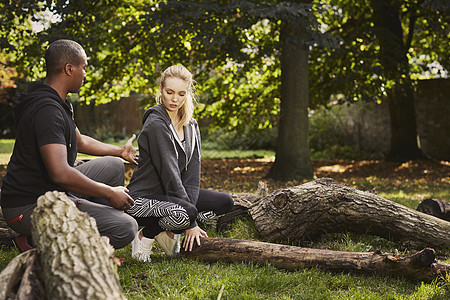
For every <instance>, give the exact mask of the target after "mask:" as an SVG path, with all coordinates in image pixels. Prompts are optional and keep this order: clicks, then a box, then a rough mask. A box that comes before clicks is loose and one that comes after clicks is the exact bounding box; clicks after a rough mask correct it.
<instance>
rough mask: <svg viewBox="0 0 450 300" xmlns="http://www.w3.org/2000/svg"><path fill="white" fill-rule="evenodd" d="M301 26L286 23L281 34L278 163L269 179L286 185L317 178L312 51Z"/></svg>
mask: <svg viewBox="0 0 450 300" xmlns="http://www.w3.org/2000/svg"><path fill="white" fill-rule="evenodd" d="M298 23H299V24H301V23H300V22H298ZM299 24H296V26H293V25H291V24H288V23H286V22H282V24H281V33H280V43H281V45H282V47H281V48H282V49H281V57H280V62H281V105H280V119H279V124H278V126H279V127H278V139H277V149H276V156H275V162H274V163H273V165H272V167H271V169H270V172H269V174H268V177H270V178H273V179H275V180H282V181H288V180H294V179H297V180H301V179H311V178H312V177H313V168H312V164H311V160H310V153H309V143H308V105H309V93H308V89H309V83H308V54H309V51H308V48H307V46H306V44H305V40H306V30H305V29H304V28H302V26H300V25H299Z"/></svg>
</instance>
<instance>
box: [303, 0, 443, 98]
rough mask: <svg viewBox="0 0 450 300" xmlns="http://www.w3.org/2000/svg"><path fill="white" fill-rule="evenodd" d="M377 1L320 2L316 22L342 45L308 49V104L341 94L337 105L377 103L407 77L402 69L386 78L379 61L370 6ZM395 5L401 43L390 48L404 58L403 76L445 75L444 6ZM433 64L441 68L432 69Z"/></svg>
mask: <svg viewBox="0 0 450 300" xmlns="http://www.w3.org/2000/svg"><path fill="white" fill-rule="evenodd" d="M378 2H379V1H378ZM378 2H377V1H369V0H358V1H348V0H345V1H341V0H339V1H335V0H328V1H321V2H320V3H321V5H322V7H323V8H324V9H323V13H322V14H321V15H318V18H319V21H320V22H321V23H322V24H323V26H324V30H326V32H329V33H332V34H333V35H335V36H339V37H340V38H341V42H340V47H338V48H330V47H315V48H313V49H312V51H311V54H310V72H311V73H310V88H311V89H310V95H311V100H312V104H313V106H314V105H318V104H325V103H327V102H328V101H329V99H330V98H331V96H333V95H340V96H342V98H341V100H342V101H350V102H351V101H374V100H376V101H380V100H382V99H383V98H385V96H386V93H387V91H388V90H390V89H391V88H392V87H393V86H394V84H395V83H399V82H401V81H403V80H405V79H408V78H409V74H405V73H404V71H402V72H400V73H398V74H396V75H389V74H386V69H385V68H386V66H383V65H382V61H380V57H381V55H382V53H381V47H380V39H383V34H385V32H383V30H382V29H380V28H377V27H376V24H375V20H374V5H376V3H378ZM395 3H396V4H398V5H399V7H400V9H399V10H400V12H401V16H400V17H401V20H400V21H401V23H402V29H403V33H402V34H403V38H404V40H403V41H401V44H402V45H403V49H390V50H391V51H393V53H397V54H395V55H405V56H406V55H407V58H408V60H409V66H408V67H409V70H407V72H408V73H411V74H412V75H411V77H412V78H413V79H418V78H424V77H427V78H433V77H445V76H446V75H445V74H446V72H447V71H448V69H449V61H450V59H449V50H450V48H449V47H450V46H449V43H448V42H445V41H448V38H449V36H450V31H449V28H450V26H449V25H450V17H449V10H450V5H449V2H448V1H445V0H425V1H397V2H395ZM386 13H387V12H386ZM392 47H394V46H393V45H392ZM398 52H401V53H398ZM436 62H438V63H439V64H440V65H441V68H442V69H438V68H436ZM397 63H399V62H398V61H396V62H393V64H397ZM393 76H398V78H395V77H393ZM411 84H414V83H411Z"/></svg>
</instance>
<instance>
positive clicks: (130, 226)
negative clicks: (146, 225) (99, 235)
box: [109, 214, 138, 249]
mask: <svg viewBox="0 0 450 300" xmlns="http://www.w3.org/2000/svg"><path fill="white" fill-rule="evenodd" d="M121 221H122V226H121V227H120V228H117V231H115V232H114V233H112V234H111V235H110V237H109V239H110V243H111V245H112V246H113V247H114V248H115V249H120V248H123V247H125V246H126V245H128V244H129V243H131V241H133V239H134V238H135V236H136V234H137V232H138V224H137V222H136V220H135V219H134V218H133V217H131V216H129V215H126V214H124V215H123V217H122V219H121Z"/></svg>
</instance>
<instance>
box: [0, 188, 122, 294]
mask: <svg viewBox="0 0 450 300" xmlns="http://www.w3.org/2000/svg"><path fill="white" fill-rule="evenodd" d="M31 220H32V238H33V242H34V244H35V245H36V250H31V251H28V252H25V253H24V254H22V255H24V256H25V255H28V256H25V257H26V258H25V260H26V261H28V260H29V259H30V257H33V254H32V253H34V252H35V253H37V260H36V266H35V268H36V271H37V274H38V276H27V274H28V273H29V274H31V275H33V273H34V274H36V272H34V271H33V269H30V271H29V272H28V273H27V271H26V270H25V271H24V272H22V271H21V270H23V265H24V264H23V263H22V264H20V263H17V262H16V263H15V264H14V265H13V266H11V267H10V266H9V265H8V266H7V268H5V270H9V271H8V272H12V273H11V274H15V275H14V276H11V275H10V274H4V272H6V271H5V270H3V271H2V273H1V274H0V289H2V292H3V289H4V287H6V286H8V287H9V289H10V288H11V286H14V284H15V283H14V282H12V283H11V282H6V281H2V280H8V278H13V279H14V278H16V279H14V280H15V281H16V282H17V281H18V280H21V285H24V287H26V288H24V289H23V292H27V293H28V294H30V293H31V294H36V293H38V291H36V290H35V289H34V288H33V287H34V286H36V284H35V282H34V281H35V279H37V278H38V280H41V281H42V285H43V286H44V293H45V297H46V298H47V299H126V298H125V296H124V295H123V293H122V291H121V288H120V283H119V277H118V274H117V270H116V267H117V266H116V264H117V263H116V261H115V258H114V255H113V253H114V249H113V247H112V246H111V245H110V244H109V243H108V240H107V238H106V237H101V236H100V234H99V232H98V229H97V226H96V223H95V220H94V219H93V218H91V217H89V216H88V215H87V214H86V213H84V212H81V211H80V210H78V209H77V207H76V206H75V204H74V203H73V201H71V200H69V198H67V196H66V194H65V193H61V192H56V191H54V192H47V193H46V194H45V195H43V196H41V197H39V199H38V201H37V207H36V209H35V210H34V212H33V214H32V215H31ZM27 253H29V254H27ZM22 255H20V256H18V257H21V256H22ZM14 260H15V259H14ZM14 260H13V261H14ZM22 260H23V258H22V259H21V260H20V259H19V261H22ZM11 263H12V262H11ZM31 264H33V263H31ZM17 274H24V275H25V276H24V275H22V277H21V278H20V276H19V277H18V275H17ZM17 278H18V279H17ZM30 280H33V282H29V281H30ZM37 286H39V284H37ZM30 291H31V292H30ZM15 293H16V292H15V291H11V290H9V291H4V292H3V294H6V295H8V294H12V295H14V294H15ZM16 294H17V296H16V297H17V298H13V299H19V298H18V295H19V291H18V292H17V293H16ZM0 295H1V293H0ZM0 299H4V298H1V297H0ZM8 299H9V298H8Z"/></svg>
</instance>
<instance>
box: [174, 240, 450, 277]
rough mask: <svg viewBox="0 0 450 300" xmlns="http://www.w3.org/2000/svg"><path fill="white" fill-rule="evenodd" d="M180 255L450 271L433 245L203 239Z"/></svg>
mask: <svg viewBox="0 0 450 300" xmlns="http://www.w3.org/2000/svg"><path fill="white" fill-rule="evenodd" d="M180 255H181V256H183V257H189V258H196V259H200V260H203V261H207V262H216V261H227V262H253V263H258V264H271V265H273V266H274V267H276V268H280V269H286V270H290V271H295V270H298V269H303V268H313V267H317V268H320V269H322V270H327V271H333V272H342V271H346V272H347V271H351V272H356V273H366V274H367V273H368V274H378V275H385V276H400V277H407V278H409V279H413V280H421V281H425V282H431V281H433V280H434V279H436V278H440V277H444V276H446V274H448V272H450V264H446V263H441V262H437V261H436V260H435V253H434V250H433V249H430V248H426V249H423V250H422V251H419V252H417V253H415V254H412V255H409V256H404V255H393V254H388V253H381V252H343V251H330V250H320V249H308V248H301V247H295V246H287V245H279V244H271V243H263V242H256V241H247V240H237V239H226V238H202V239H201V246H200V247H198V246H195V248H194V249H193V250H192V252H185V251H184V250H183V249H182V251H181V253H180Z"/></svg>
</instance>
